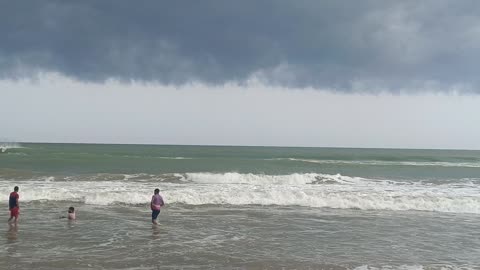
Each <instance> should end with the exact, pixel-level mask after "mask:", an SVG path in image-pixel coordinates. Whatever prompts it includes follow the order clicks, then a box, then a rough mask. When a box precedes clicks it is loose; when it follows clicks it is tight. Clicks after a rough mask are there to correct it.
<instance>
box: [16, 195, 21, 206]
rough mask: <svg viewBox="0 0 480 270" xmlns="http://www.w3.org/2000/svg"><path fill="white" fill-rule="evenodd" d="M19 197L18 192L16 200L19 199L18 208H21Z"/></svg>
mask: <svg viewBox="0 0 480 270" xmlns="http://www.w3.org/2000/svg"><path fill="white" fill-rule="evenodd" d="M19 197H20V196H18V194H17V198H16V200H17V207H18V208H20V204H19V203H18V198H19Z"/></svg>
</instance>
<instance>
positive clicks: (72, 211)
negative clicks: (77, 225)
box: [67, 206, 76, 220]
mask: <svg viewBox="0 0 480 270" xmlns="http://www.w3.org/2000/svg"><path fill="white" fill-rule="evenodd" d="M67 218H68V219H70V220H75V218H76V217H75V208H73V206H70V207H69V208H68V216H67Z"/></svg>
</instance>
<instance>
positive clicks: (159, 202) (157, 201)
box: [150, 188, 165, 224]
mask: <svg viewBox="0 0 480 270" xmlns="http://www.w3.org/2000/svg"><path fill="white" fill-rule="evenodd" d="M164 205H165V203H164V202H163V198H162V196H160V190H159V189H158V188H157V189H155V191H154V194H153V196H152V201H151V202H150V208H151V209H152V223H153V224H158V223H157V218H158V215H159V214H160V208H161V207H162V206H164Z"/></svg>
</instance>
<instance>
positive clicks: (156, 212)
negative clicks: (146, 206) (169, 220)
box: [152, 210, 160, 219]
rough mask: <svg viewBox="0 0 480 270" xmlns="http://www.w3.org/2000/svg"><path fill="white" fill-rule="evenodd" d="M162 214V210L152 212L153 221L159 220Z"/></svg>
mask: <svg viewBox="0 0 480 270" xmlns="http://www.w3.org/2000/svg"><path fill="white" fill-rule="evenodd" d="M159 214H160V210H152V219H157V217H158V215H159Z"/></svg>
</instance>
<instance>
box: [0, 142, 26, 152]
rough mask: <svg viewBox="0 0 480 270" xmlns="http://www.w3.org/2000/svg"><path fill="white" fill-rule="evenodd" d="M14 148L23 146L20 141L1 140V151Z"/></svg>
mask: <svg viewBox="0 0 480 270" xmlns="http://www.w3.org/2000/svg"><path fill="white" fill-rule="evenodd" d="M14 148H22V146H21V145H20V144H18V143H12V142H0V153H4V152H7V150H8V149H14Z"/></svg>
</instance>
